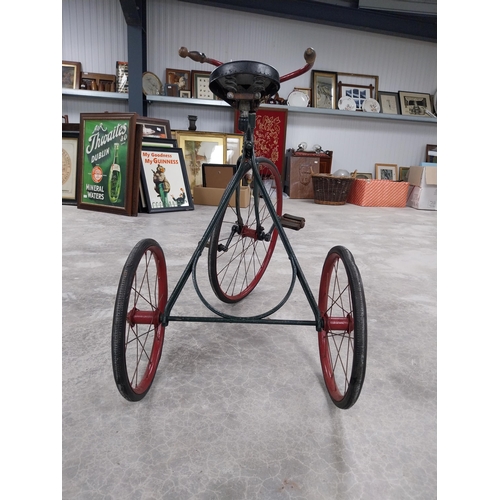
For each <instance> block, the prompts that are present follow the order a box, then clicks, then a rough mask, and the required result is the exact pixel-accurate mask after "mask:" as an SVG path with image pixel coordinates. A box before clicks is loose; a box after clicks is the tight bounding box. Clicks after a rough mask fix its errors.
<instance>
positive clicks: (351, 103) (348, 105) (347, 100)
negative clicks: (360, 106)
mask: <svg viewBox="0 0 500 500" xmlns="http://www.w3.org/2000/svg"><path fill="white" fill-rule="evenodd" d="M339 109H342V110H344V111H356V101H355V100H354V99H353V98H352V97H346V96H344V97H341V98H340V99H339Z"/></svg>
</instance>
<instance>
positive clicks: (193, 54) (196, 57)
mask: <svg viewBox="0 0 500 500" xmlns="http://www.w3.org/2000/svg"><path fill="white" fill-rule="evenodd" d="M179 55H180V56H181V57H189V58H190V59H192V60H193V61H196V62H200V63H208V64H212V65H213V66H220V65H222V64H223V63H221V62H220V61H217V59H210V58H209V57H207V56H206V55H205V54H204V53H203V52H198V51H196V50H191V51H190V50H188V49H187V48H186V47H181V48H180V49H179ZM304 59H305V61H306V63H307V64H306V65H305V66H304V67H302V68H300V69H297V70H295V71H292V72H291V73H288V74H286V75H284V76H282V77H280V83H281V82H286V81H287V80H291V79H292V78H296V77H297V76H300V75H303V74H304V73H306V72H307V71H309V70H310V69H311V68H312V67H313V65H314V61H315V60H316V51H315V50H314V49H313V48H312V47H309V48H308V49H306V51H305V52H304Z"/></svg>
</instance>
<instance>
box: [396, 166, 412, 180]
mask: <svg viewBox="0 0 500 500" xmlns="http://www.w3.org/2000/svg"><path fill="white" fill-rule="evenodd" d="M409 175H410V167H399V172H398V180H399V181H402V182H408V176H409Z"/></svg>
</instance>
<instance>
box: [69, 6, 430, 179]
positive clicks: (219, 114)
mask: <svg viewBox="0 0 500 500" xmlns="http://www.w3.org/2000/svg"><path fill="white" fill-rule="evenodd" d="M62 27H63V30H62V58H63V59H64V60H70V61H80V62H81V63H82V66H83V71H91V72H97V73H114V72H115V65H116V61H118V60H120V61H123V60H125V61H126V60H127V27H126V23H125V20H124V17H123V13H122V11H121V7H120V3H119V0H106V1H101V0H63V2H62ZM147 34H148V35H147V45H148V61H147V64H148V70H149V71H152V72H154V73H156V74H157V75H158V76H159V77H160V79H161V80H162V81H165V69H166V68H167V67H168V68H180V69H189V70H193V69H198V70H211V69H213V67H211V66H210V65H208V64H199V63H195V62H194V61H191V60H190V59H182V58H180V57H179V56H178V49H179V47H181V46H186V47H188V49H190V50H199V51H201V52H205V54H207V56H209V57H212V58H214V59H218V60H221V61H224V62H225V61H229V60H237V59H251V60H259V61H262V62H266V63H268V64H271V65H273V66H274V67H276V69H277V70H278V71H279V72H280V73H281V74H285V73H288V72H290V71H293V70H294V69H297V68H298V67H300V66H302V65H303V64H304V60H303V52H304V50H305V49H306V48H307V47H309V46H312V47H314V49H315V50H316V52H317V59H316V64H315V69H317V70H324V71H338V72H346V73H347V72H352V73H361V74H370V75H378V77H379V90H385V91H390V92H397V91H398V90H406V91H414V92H423V93H429V94H434V92H435V91H436V85H437V45H436V44H434V43H430V42H421V41H415V40H408V39H405V38H399V37H392V36H387V35H378V34H374V33H368V32H363V31H359V30H348V29H343V28H335V27H330V26H323V25H318V24H313V23H305V22H300V21H293V20H289V19H282V18H276V17H269V16H263V15H258V14H249V13H243V12H237V11H232V10H227V9H219V8H215V7H210V6H200V5H194V4H189V3H183V2H179V1H177V0H150V1H149V2H148V4H147ZM310 81H311V76H310V74H306V75H302V76H301V77H299V78H297V79H295V80H291V81H289V82H285V83H284V84H283V85H282V88H281V89H280V96H282V97H286V96H287V95H288V94H289V93H290V91H291V90H292V89H293V87H294V86H297V87H310ZM62 108H63V114H68V115H69V116H70V120H71V121H79V113H81V112H101V111H105V110H107V111H127V110H128V107H127V103H126V102H112V101H105V102H103V101H102V100H98V99H90V100H86V99H83V98H79V97H78V98H76V97H71V98H70V97H68V96H64V97H63V102H62ZM148 114H149V116H151V117H157V118H164V119H169V120H170V123H171V126H172V129H181V130H185V129H187V127H188V119H187V115H188V114H196V115H197V116H198V122H197V127H198V130H199V131H212V132H233V114H232V110H231V109H230V108H221V109H219V108H210V107H205V106H204V107H200V108H193V107H191V106H187V105H186V106H184V105H171V104H165V103H153V104H151V105H150V108H149V111H148ZM302 141H306V142H307V143H308V144H309V145H312V144H316V143H318V144H320V145H321V146H322V147H323V149H331V150H333V151H334V162H333V167H332V168H333V169H334V170H336V169H337V168H346V169H348V170H354V169H357V170H358V171H360V172H374V165H375V163H397V164H398V165H401V166H403V165H404V166H409V165H418V164H419V163H420V162H421V161H423V160H424V156H425V146H426V144H436V143H437V126H436V124H431V123H429V124H427V123H423V124H422V123H416V122H403V121H389V120H371V119H370V120H367V119H362V118H356V117H352V118H351V117H338V116H327V115H316V114H305V113H301V114H297V113H290V114H289V116H288V129H287V148H289V147H296V146H297V145H298V143H299V142H302Z"/></svg>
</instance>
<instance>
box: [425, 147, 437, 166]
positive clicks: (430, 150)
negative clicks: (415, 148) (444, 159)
mask: <svg viewBox="0 0 500 500" xmlns="http://www.w3.org/2000/svg"><path fill="white" fill-rule="evenodd" d="M425 161H426V162H427V163H437V161H438V147H437V144H427V146H426V147H425Z"/></svg>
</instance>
